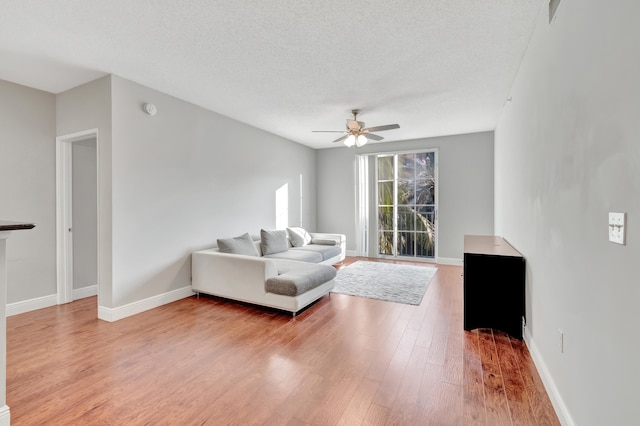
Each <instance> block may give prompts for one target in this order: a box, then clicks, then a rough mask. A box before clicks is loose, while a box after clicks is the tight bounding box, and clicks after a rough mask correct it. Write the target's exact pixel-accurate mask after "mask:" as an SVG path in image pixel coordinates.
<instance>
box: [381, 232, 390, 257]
mask: <svg viewBox="0 0 640 426" xmlns="http://www.w3.org/2000/svg"><path fill="white" fill-rule="evenodd" d="M378 247H379V253H380V254H386V255H389V256H393V232H379V233H378Z"/></svg>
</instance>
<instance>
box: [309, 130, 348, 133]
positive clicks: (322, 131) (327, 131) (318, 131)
mask: <svg viewBox="0 0 640 426" xmlns="http://www.w3.org/2000/svg"><path fill="white" fill-rule="evenodd" d="M311 133H344V130H312V131H311Z"/></svg>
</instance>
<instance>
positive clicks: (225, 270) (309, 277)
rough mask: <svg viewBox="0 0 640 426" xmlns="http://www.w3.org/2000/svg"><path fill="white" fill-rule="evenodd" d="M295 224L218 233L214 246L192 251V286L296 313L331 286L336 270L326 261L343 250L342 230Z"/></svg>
mask: <svg viewBox="0 0 640 426" xmlns="http://www.w3.org/2000/svg"><path fill="white" fill-rule="evenodd" d="M300 230H301V228H289V229H288V230H287V231H264V230H262V231H261V237H260V238H256V237H250V236H249V234H245V235H243V236H240V237H236V238H232V239H219V240H218V244H217V245H216V246H215V247H212V248H210V249H206V250H200V251H197V252H194V253H193V254H192V265H191V269H192V287H193V291H195V292H196V293H205V294H210V295H214V296H220V297H224V298H228V299H233V300H238V301H242V302H247V303H252V304H256V305H261V306H268V307H271V308H276V309H281V310H284V311H288V312H292V313H293V314H294V315H295V314H296V312H298V311H300V310H301V309H303V308H304V307H306V306H307V305H309V304H310V303H312V302H314V301H316V300H317V299H319V298H321V297H322V296H324V295H326V294H327V293H329V292H330V291H331V289H332V288H333V286H334V281H333V279H334V278H335V276H336V270H335V268H333V267H332V266H330V265H332V264H334V263H338V262H340V261H342V260H344V258H345V252H346V237H345V236H344V235H342V234H327V233H307V232H306V231H304V230H302V231H303V233H304V235H301V234H302V232H301V231H300ZM282 232H285V234H284V235H285V240H284V242H283V240H282V235H283V234H282ZM299 237H301V238H302V239H301V238H299ZM285 244H286V245H285Z"/></svg>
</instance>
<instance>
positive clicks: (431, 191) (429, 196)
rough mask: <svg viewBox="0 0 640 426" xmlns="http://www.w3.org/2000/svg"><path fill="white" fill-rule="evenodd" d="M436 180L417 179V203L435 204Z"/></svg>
mask: <svg viewBox="0 0 640 426" xmlns="http://www.w3.org/2000/svg"><path fill="white" fill-rule="evenodd" d="M435 187H436V185H435V181H434V180H433V179H427V180H417V181H416V204H433V203H434V202H435V201H434V200H435Z"/></svg>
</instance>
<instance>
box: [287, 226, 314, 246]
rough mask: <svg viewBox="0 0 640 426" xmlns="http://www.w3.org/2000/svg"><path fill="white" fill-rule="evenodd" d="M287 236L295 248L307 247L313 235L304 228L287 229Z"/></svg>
mask: <svg viewBox="0 0 640 426" xmlns="http://www.w3.org/2000/svg"><path fill="white" fill-rule="evenodd" d="M287 234H289V239H290V240H291V245H292V246H294V247H302V246H306V245H307V244H309V243H310V242H311V235H309V233H308V232H307V231H306V230H305V229H304V228H287Z"/></svg>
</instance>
